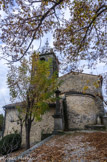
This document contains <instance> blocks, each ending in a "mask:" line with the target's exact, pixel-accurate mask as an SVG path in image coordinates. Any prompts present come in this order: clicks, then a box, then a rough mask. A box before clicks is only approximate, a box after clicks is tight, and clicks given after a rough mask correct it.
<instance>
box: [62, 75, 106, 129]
mask: <svg viewBox="0 0 107 162" xmlns="http://www.w3.org/2000/svg"><path fill="white" fill-rule="evenodd" d="M60 80H62V85H61V87H60V88H59V89H60V91H61V94H62V96H63V97H64V96H65V98H66V105H67V106H66V109H67V117H68V128H69V129H74V128H78V129H84V128H85V125H90V124H96V118H97V115H98V114H99V113H100V112H103V111H104V107H103V102H102V100H101V99H100V97H97V96H96V94H99V95H100V96H102V85H101V81H100V77H99V76H96V75H88V74H83V73H69V74H67V75H64V76H62V77H60ZM98 85H99V86H98ZM97 86H98V87H97ZM84 87H86V89H85V92H84Z"/></svg>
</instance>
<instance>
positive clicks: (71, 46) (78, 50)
mask: <svg viewBox="0 0 107 162" xmlns="http://www.w3.org/2000/svg"><path fill="white" fill-rule="evenodd" d="M0 5H1V9H2V10H4V12H6V16H5V17H4V18H3V19H1V23H0V28H1V34H0V39H1V40H2V42H3V43H5V45H4V47H3V57H4V58H5V59H7V60H8V59H9V56H10V57H11V59H12V60H11V61H18V60H20V59H21V58H23V57H24V56H25V55H26V54H27V53H28V52H29V50H30V48H31V46H32V43H33V41H35V40H39V39H40V38H42V37H43V36H44V35H45V34H46V33H48V32H51V33H53V37H54V47H55V49H56V50H58V51H60V52H62V53H63V54H64V55H66V56H67V58H68V60H69V62H77V60H80V59H87V60H89V61H90V65H91V63H93V60H97V59H100V61H105V60H106V59H105V58H106V57H107V56H106V54H105V52H106V46H105V43H106V40H105V39H106V38H105V31H106V10H107V5H106V2H105V0H96V1H95V0H24V1H23V0H0ZM66 12H67V13H68V15H67V13H66Z"/></svg>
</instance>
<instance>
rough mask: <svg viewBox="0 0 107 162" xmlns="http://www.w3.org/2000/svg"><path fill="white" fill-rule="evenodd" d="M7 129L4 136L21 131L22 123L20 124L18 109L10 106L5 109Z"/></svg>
mask: <svg viewBox="0 0 107 162" xmlns="http://www.w3.org/2000/svg"><path fill="white" fill-rule="evenodd" d="M5 113H6V114H5V130H4V136H5V135H7V134H10V133H14V132H15V131H18V132H20V125H19V124H18V122H17V121H18V115H17V113H18V112H17V109H15V108H9V109H6V110H5Z"/></svg>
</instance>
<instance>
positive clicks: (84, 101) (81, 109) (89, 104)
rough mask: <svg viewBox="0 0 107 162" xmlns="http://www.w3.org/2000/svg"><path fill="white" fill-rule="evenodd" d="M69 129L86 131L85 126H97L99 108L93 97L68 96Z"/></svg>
mask: <svg viewBox="0 0 107 162" xmlns="http://www.w3.org/2000/svg"><path fill="white" fill-rule="evenodd" d="M66 102H67V114H68V128H69V129H73V128H75V129H76V128H77V129H84V128H85V125H90V124H96V114H97V113H98V108H97V105H96V103H95V100H94V98H93V97H91V96H87V95H86V96H80V95H72V96H66Z"/></svg>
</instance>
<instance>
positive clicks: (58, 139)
mask: <svg viewBox="0 0 107 162" xmlns="http://www.w3.org/2000/svg"><path fill="white" fill-rule="evenodd" d="M12 156H14V154H13V155H12ZM2 161H3V160H2ZM19 161H20V162H25V161H26V162H28V161H30V162H31V161H32V162H71V161H73V162H107V132H72V133H71V132H67V133H66V134H63V135H56V136H54V137H53V138H52V139H50V140H49V141H48V142H46V143H45V144H43V145H42V146H40V147H39V148H38V149H36V150H33V151H32V152H31V153H30V154H29V155H27V156H26V157H24V158H23V159H20V160H19ZM19 161H18V162H19Z"/></svg>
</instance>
